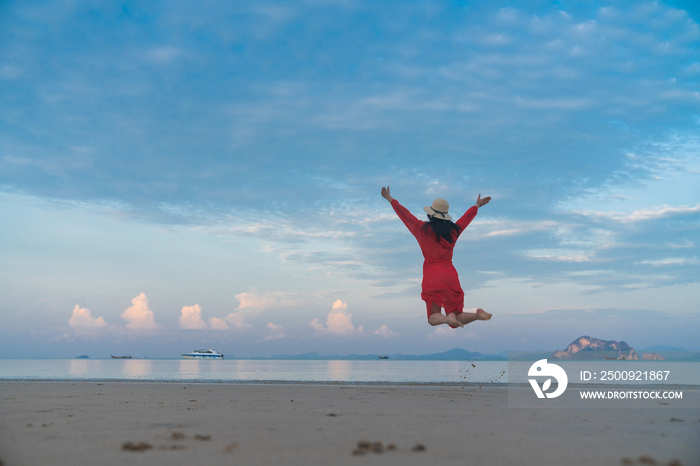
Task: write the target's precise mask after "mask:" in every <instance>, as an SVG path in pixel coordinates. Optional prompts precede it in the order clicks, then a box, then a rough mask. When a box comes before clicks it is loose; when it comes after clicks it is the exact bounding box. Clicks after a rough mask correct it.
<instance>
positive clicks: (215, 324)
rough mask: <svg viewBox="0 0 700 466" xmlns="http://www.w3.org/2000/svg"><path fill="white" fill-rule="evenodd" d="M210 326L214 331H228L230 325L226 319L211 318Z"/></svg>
mask: <svg viewBox="0 0 700 466" xmlns="http://www.w3.org/2000/svg"><path fill="white" fill-rule="evenodd" d="M209 326H210V327H211V328H212V330H228V324H227V323H226V321H225V320H224V319H219V318H218V317H210V318H209Z"/></svg>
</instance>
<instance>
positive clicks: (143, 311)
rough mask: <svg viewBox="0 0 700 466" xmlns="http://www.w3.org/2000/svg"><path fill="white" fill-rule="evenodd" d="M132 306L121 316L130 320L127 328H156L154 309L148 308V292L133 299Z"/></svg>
mask: <svg viewBox="0 0 700 466" xmlns="http://www.w3.org/2000/svg"><path fill="white" fill-rule="evenodd" d="M131 304H132V306H131V307H130V308H128V309H127V310H125V311H124V313H122V315H121V318H122V319H124V320H126V321H128V322H129V323H128V324H126V328H128V329H131V330H146V329H153V328H156V327H157V325H156V321H155V319H154V317H153V311H152V310H150V309H149V308H148V298H147V297H146V293H141V294H140V295H138V296H137V297H135V298H134V299H132V300H131Z"/></svg>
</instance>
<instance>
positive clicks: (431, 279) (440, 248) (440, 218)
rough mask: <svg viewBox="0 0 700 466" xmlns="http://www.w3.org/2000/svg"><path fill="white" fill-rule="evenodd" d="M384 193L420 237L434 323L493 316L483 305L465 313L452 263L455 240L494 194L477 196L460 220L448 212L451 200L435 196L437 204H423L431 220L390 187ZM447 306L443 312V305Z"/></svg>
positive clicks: (425, 294) (426, 295)
mask: <svg viewBox="0 0 700 466" xmlns="http://www.w3.org/2000/svg"><path fill="white" fill-rule="evenodd" d="M382 197H383V198H384V199H386V200H387V201H389V202H390V203H391V206H392V207H393V208H394V211H396V215H398V216H399V218H400V219H401V221H403V223H404V225H406V227H408V230H409V231H410V232H411V233H412V234H413V236H415V237H416V239H417V240H418V244H419V245H420V249H421V251H422V252H423V257H424V258H425V262H423V292H422V293H421V298H423V301H425V304H426V306H427V308H428V323H429V324H430V325H441V324H447V325H449V326H450V327H452V328H457V327H463V326H464V325H465V324H468V323H471V322H474V321H475V320H489V319H491V314H489V313H488V312H485V311H484V310H483V309H477V310H476V312H475V313H471V312H470V313H465V312H463V311H462V310H463V308H464V291H462V287H461V286H460V284H459V277H458V276H457V270H455V268H454V266H453V265H452V250H453V249H454V247H455V242H456V241H457V238H459V235H460V234H462V231H463V230H464V229H465V228H467V225H469V223H471V221H472V220H474V217H476V213H477V211H478V210H479V207H483V206H485V205H486V204H488V203H489V201H490V200H491V196H489V197H485V198H483V199H482V198H481V194H479V197H478V198H477V199H476V204H475V205H474V206H473V207H471V208H470V209H469V210H467V211H466V212H465V213H464V215H462V217H461V218H460V219H459V220H457V223H454V222H452V217H450V215H449V214H448V213H447V210H448V209H449V207H450V204H449V203H448V202H447V201H446V200H444V199H440V198H438V199H435V200H434V201H433V205H432V206H429V207H423V210H425V211H426V213H427V214H428V219H429V221H428V222H421V221H420V220H418V219H417V218H416V217H414V216H413V214H411V212H409V211H408V209H406V208H405V207H404V206H402V205H401V204H399V201H397V200H396V199H394V198H393V197H391V193H390V192H389V187H388V186H387V187H386V188H382ZM442 308H444V309H445V314H447V315H444V314H442V311H441V309H442Z"/></svg>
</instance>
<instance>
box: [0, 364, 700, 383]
mask: <svg viewBox="0 0 700 466" xmlns="http://www.w3.org/2000/svg"><path fill="white" fill-rule="evenodd" d="M558 363H559V364H562V365H564V366H566V368H567V372H569V373H571V374H577V373H578V372H579V369H581V370H586V369H589V368H590V364H591V363H590V362H585V361H580V362H577V361H565V362H559V361H558ZM619 364H622V365H619ZM644 364H649V362H647V361H644V362H642V361H630V362H624V363H618V366H613V367H619V368H623V367H624V368H625V369H630V368H634V367H641V366H642V365H644ZM662 364H663V366H664V367H663V369H664V370H668V369H670V370H671V372H672V373H673V382H671V383H672V384H680V385H692V386H700V363H698V362H667V361H663V362H662ZM578 366H580V367H578ZM601 367H602V366H601ZM606 367H607V366H606ZM520 378H522V377H520ZM515 379H518V377H514V378H513V377H511V380H510V383H517V384H525V385H527V380H526V379H525V378H523V380H515ZM0 380H50V381H51V380H53V381H60V380H71V381H72V380H75V381H78V380H98V381H110V380H111V381H154V382H239V383H240V382H247V383H255V382H257V383H395V384H403V383H408V384H414V383H417V384H507V383H508V382H509V379H508V361H405V360H404V361H401V360H390V359H389V360H386V359H382V360H252V359H223V360H192V359H0ZM570 383H575V381H574V380H571V381H570ZM618 383H620V384H624V383H623V382H618Z"/></svg>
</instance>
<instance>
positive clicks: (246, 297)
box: [235, 291, 296, 310]
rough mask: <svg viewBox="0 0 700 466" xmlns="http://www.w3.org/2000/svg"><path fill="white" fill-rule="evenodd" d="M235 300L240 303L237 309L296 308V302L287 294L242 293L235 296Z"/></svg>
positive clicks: (275, 292)
mask: <svg viewBox="0 0 700 466" xmlns="http://www.w3.org/2000/svg"><path fill="white" fill-rule="evenodd" d="M235 298H236V299H237V300H238V301H240V304H239V305H238V307H237V308H236V309H238V310H240V309H246V308H250V309H256V310H262V309H267V308H271V307H283V306H294V305H295V304H296V302H295V301H293V300H291V299H289V298H288V297H287V295H286V293H283V292H281V291H274V292H271V293H263V294H261V295H255V294H253V293H240V294H237V295H235Z"/></svg>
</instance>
